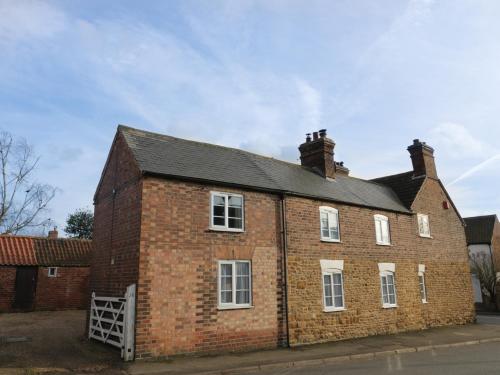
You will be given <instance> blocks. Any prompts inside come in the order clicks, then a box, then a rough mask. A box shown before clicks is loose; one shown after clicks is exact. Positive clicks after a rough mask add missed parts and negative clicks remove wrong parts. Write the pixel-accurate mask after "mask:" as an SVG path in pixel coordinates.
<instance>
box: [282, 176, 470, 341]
mask: <svg viewBox="0 0 500 375" xmlns="http://www.w3.org/2000/svg"><path fill="white" fill-rule="evenodd" d="M445 198H446V196H445V194H444V192H443V191H442V190H441V187H440V186H439V183H438V182H437V181H434V180H428V181H427V182H426V183H425V184H424V186H423V188H422V191H421V192H420V194H419V196H418V198H417V200H416V202H415V204H414V210H415V212H421V213H427V214H429V215H430V225H431V230H432V235H433V238H432V239H424V238H421V237H420V236H419V235H418V226H417V218H416V215H415V216H410V215H404V214H396V213H388V212H383V211H380V210H370V209H364V208H359V207H352V206H347V205H342V204H334V203H327V202H321V201H317V200H315V201H314V200H309V199H303V198H296V197H289V198H287V211H286V215H287V227H288V230H287V233H288V275H289V287H288V293H289V306H290V316H289V324H290V342H291V344H292V345H298V344H305V343H315V342H323V341H332V340H340V339H347V338H353V337H361V336H367V335H374V334H385V333H395V332H400V331H406V330H415V329H422V328H426V327H429V326H435V325H444V324H461V323H466V322H471V321H472V320H473V318H474V312H473V304H472V289H471V285H470V276H469V268H468V258H467V247H466V242H465V235H464V230H463V227H462V224H461V222H460V220H459V218H458V216H457V214H456V213H455V211H453V209H449V210H444V209H443V208H442V201H443V200H444V199H445ZM322 205H326V206H331V207H334V208H337V209H338V210H339V215H340V228H341V229H340V230H341V243H330V242H321V241H320V220H319V206H322ZM377 213H379V214H383V215H386V216H388V217H389V220H390V227H391V242H392V245H391V246H380V245H376V243H375V228H374V220H373V215H374V214H377ZM320 259H330V260H344V294H345V306H346V310H345V311H338V312H324V311H323V301H322V293H323V292H322V279H321V267H320ZM378 263H395V265H396V272H395V279H396V288H397V303H398V307H397V308H391V309H384V308H382V303H381V289H380V278H379V270H378ZM418 264H425V266H426V273H425V277H426V283H427V292H428V303H427V304H423V303H422V301H421V299H420V294H419V286H418Z"/></svg>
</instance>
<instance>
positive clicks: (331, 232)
mask: <svg viewBox="0 0 500 375" xmlns="http://www.w3.org/2000/svg"><path fill="white" fill-rule="evenodd" d="M319 217H320V224H321V240H322V241H330V242H340V225H339V211H338V210H337V209H335V208H331V207H320V208H319Z"/></svg>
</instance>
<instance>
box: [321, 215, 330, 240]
mask: <svg viewBox="0 0 500 375" xmlns="http://www.w3.org/2000/svg"><path fill="white" fill-rule="evenodd" d="M320 223H321V237H326V238H328V237H329V236H330V231H329V230H328V214H327V213H326V212H321V213H320Z"/></svg>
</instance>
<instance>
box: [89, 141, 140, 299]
mask: <svg viewBox="0 0 500 375" xmlns="http://www.w3.org/2000/svg"><path fill="white" fill-rule="evenodd" d="M122 137H123V136H122V135H121V134H118V135H117V138H116V140H115V142H114V143H113V145H112V147H111V151H110V155H109V157H108V162H107V164H106V167H105V169H104V171H103V175H102V180H101V184H100V186H99V188H98V191H97V193H96V197H95V207H94V232H93V244H94V251H93V256H92V262H91V281H90V292H92V291H95V292H96V294H97V295H105V296H122V295H123V294H124V293H125V290H126V288H127V286H128V285H130V284H133V283H137V279H138V257H139V236H140V215H141V180H140V178H141V175H140V173H139V170H138V168H137V166H136V164H135V160H134V159H133V157H132V155H131V153H130V150H129V149H128V147H127V146H126V145H125V141H124V139H123V138H122ZM89 304H90V302H89Z"/></svg>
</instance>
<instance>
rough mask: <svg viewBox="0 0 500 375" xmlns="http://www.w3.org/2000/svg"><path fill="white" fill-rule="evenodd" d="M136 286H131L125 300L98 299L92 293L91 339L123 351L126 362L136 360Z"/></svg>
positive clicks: (115, 298)
mask: <svg viewBox="0 0 500 375" xmlns="http://www.w3.org/2000/svg"><path fill="white" fill-rule="evenodd" d="M135 292H136V287H135V284H132V285H129V286H128V287H127V291H126V293H125V295H124V297H123V298H119V297H102V296H100V297H97V296H96V295H95V292H93V293H92V300H91V306H90V321H89V339H94V340H98V341H101V342H103V343H105V344H109V345H113V346H115V347H118V348H120V349H121V356H122V358H123V359H124V360H125V361H132V360H133V359H134V334H135Z"/></svg>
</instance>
